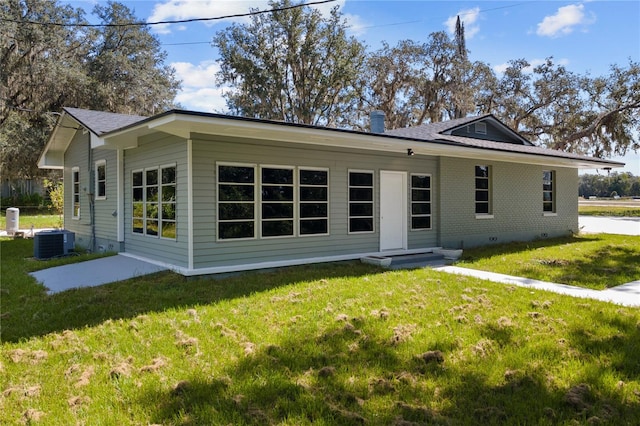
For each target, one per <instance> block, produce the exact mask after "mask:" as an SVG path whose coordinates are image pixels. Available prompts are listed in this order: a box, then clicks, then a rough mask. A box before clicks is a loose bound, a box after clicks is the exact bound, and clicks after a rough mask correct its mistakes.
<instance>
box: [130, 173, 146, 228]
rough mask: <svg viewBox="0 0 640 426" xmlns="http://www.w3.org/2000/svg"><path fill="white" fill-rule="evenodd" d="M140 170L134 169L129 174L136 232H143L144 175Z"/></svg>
mask: <svg viewBox="0 0 640 426" xmlns="http://www.w3.org/2000/svg"><path fill="white" fill-rule="evenodd" d="M142 173H143V172H142V171H135V172H133V173H132V176H131V179H132V180H131V188H132V189H131V191H132V198H131V200H132V203H133V210H132V211H133V215H132V216H133V228H132V231H133V232H134V233H136V234H144V177H143V174H142Z"/></svg>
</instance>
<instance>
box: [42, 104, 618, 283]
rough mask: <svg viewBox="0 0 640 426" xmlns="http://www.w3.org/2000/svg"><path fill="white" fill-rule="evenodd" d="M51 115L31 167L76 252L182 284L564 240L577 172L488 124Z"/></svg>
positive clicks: (598, 162)
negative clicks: (53, 179) (109, 255)
mask: <svg viewBox="0 0 640 426" xmlns="http://www.w3.org/2000/svg"><path fill="white" fill-rule="evenodd" d="M383 121H384V118H383V117H381V116H379V115H374V116H373V120H372V123H373V127H374V128H373V131H372V132H357V131H347V130H339V129H329V128H323V127H317V126H308V125H299V124H291V123H283V122H275V121H267V120H258V119H248V118H242V117H233V116H225V115H218V114H208V113H201V112H190V111H181V110H172V111H167V112H164V113H162V114H158V115H155V116H153V117H139V116H128V115H122V114H113V113H105V112H98V111H89V110H82V109H75V108H65V109H64V111H63V113H62V115H61V117H60V119H59V121H58V123H57V125H56V127H55V129H54V130H53V132H52V134H51V137H50V139H49V141H48V143H47V145H46V147H45V149H44V152H43V154H42V156H41V158H40V160H39V166H40V167H42V168H54V169H63V170H64V184H65V212H64V226H65V228H66V229H68V230H70V231H73V232H74V233H75V234H76V237H75V239H76V244H77V245H80V246H83V247H86V248H89V249H91V250H95V251H116V252H120V253H122V254H125V255H127V256H133V257H137V258H143V259H146V260H150V261H152V262H155V263H158V264H162V265H165V266H169V267H170V268H172V269H173V270H175V271H177V272H179V273H181V274H184V275H197V274H210V273H219V272H230V271H238V270H248V269H258V268H266V267H279V266H286V265H296V264H304V263H314V262H326V261H338V260H347V259H358V258H360V257H363V256H367V255H380V254H401V253H418V252H428V251H430V250H432V249H433V248H434V247H446V248H461V247H465V248H467V247H472V246H478V245H483V244H491V243H498V242H506V241H513V240H532V239H536V238H547V237H555V236H560V235H567V234H570V233H573V232H577V231H578V169H580V168H590V169H592V168H604V167H620V166H623V164H621V163H617V162H613V161H608V160H602V159H597V158H591V157H584V156H580V155H575V154H570V153H565V152H560V151H554V150H549V149H543V148H539V147H536V146H533V145H532V144H531V143H530V142H529V141H527V140H526V139H524V138H523V137H522V136H520V135H519V134H518V133H516V132H515V131H513V130H512V129H510V128H509V127H507V126H506V125H505V124H503V123H502V122H501V121H500V120H498V119H497V118H496V117H494V116H493V115H483V116H480V117H473V118H463V119H459V120H453V121H449V122H444V123H434V124H428V125H424V126H419V127H414V128H406V129H396V130H391V131H387V132H384V130H383V129H382V128H381V127H382V126H381V124H382V123H383Z"/></svg>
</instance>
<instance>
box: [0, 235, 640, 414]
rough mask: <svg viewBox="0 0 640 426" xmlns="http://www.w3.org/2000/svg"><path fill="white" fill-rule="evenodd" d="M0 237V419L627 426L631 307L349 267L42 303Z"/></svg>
mask: <svg viewBox="0 0 640 426" xmlns="http://www.w3.org/2000/svg"><path fill="white" fill-rule="evenodd" d="M28 243H29V241H28V240H13V241H12V240H5V241H1V242H0V244H1V246H0V249H1V250H2V259H1V261H2V271H1V273H2V312H1V315H2V339H3V340H2V341H3V343H2V344H1V345H2V346H1V351H0V373H1V374H0V423H1V424H9V425H11V424H47V425H67V424H109V425H111V424H113V425H115V424H118V425H129V424H163V425H199V424H239V425H242V424H248V425H249V424H256V425H263V424H281V425H309V424H320V425H333V424H336V425H338V424H339V425H351V424H358V425H359V424H372V425H390V424H395V425H411V424H451V425H453V424H456V425H458V424H463V425H464V424H478V423H482V424H505V423H508V424H543V425H544V424H549V425H551V424H554V425H555V424H567V425H569V424H587V423H589V424H612V425H614V424H615V425H621V424H635V423H636V422H637V419H638V418H640V361H639V359H638V353H639V352H640V313H639V311H638V310H637V309H633V308H623V307H619V306H615V305H612V304H607V303H602V302H596V301H589V300H582V299H573V298H570V297H567V296H562V295H558V294H551V293H545V292H532V291H530V290H528V289H521V288H516V287H512V286H506V285H500V284H494V283H489V282H484V281H480V280H477V279H474V278H469V277H460V276H454V275H448V274H445V273H439V272H436V271H432V270H426V269H425V270H415V271H385V270H381V269H377V268H374V267H371V266H367V265H362V264H358V263H341V264H333V265H320V266H313V267H309V266H308V267H296V268H290V269H283V270H279V271H275V272H268V273H251V274H246V275H240V276H235V277H227V278H224V279H218V280H213V279H199V280H187V279H185V278H183V277H180V276H177V275H175V274H172V273H168V272H166V273H159V274H155V275H151V276H146V277H139V278H137V279H134V280H129V281H126V282H122V283H115V284H110V285H105V286H101V287H97V288H86V289H81V290H72V291H67V292H63V293H59V294H56V295H53V296H46V295H45V294H44V291H43V288H42V287H41V286H39V285H38V284H36V283H35V282H33V280H31V279H30V278H29V277H28V276H27V275H26V271H28V270H33V269H36V268H41V267H46V266H49V263H48V262H34V261H31V260H28V258H29V257H30V255H31V252H32V247H30V246H29V244H28Z"/></svg>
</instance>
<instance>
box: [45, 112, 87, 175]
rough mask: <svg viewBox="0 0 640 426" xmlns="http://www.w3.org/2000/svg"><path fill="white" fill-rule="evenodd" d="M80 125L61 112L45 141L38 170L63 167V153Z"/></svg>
mask: <svg viewBox="0 0 640 426" xmlns="http://www.w3.org/2000/svg"><path fill="white" fill-rule="evenodd" d="M79 125H80V123H79V122H78V121H77V120H76V119H75V118H73V117H72V116H70V115H69V114H68V113H67V112H66V111H63V112H62V114H61V115H60V117H59V118H58V121H57V122H56V125H55V127H54V128H53V131H52V132H51V136H50V137H49V140H48V141H47V143H46V145H45V147H44V149H43V150H42V154H40V158H39V159H38V168H40V169H62V168H63V167H64V153H65V151H66V150H67V148H68V147H69V145H70V144H71V141H72V140H73V136H74V135H75V133H76V131H77V130H79V127H76V126H79Z"/></svg>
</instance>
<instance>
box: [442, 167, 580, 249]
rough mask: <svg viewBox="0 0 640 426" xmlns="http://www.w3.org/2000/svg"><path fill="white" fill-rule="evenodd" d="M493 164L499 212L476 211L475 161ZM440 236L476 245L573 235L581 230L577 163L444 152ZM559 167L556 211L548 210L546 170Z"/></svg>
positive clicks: (454, 242) (450, 243)
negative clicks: (557, 164) (544, 183)
mask: <svg viewBox="0 0 640 426" xmlns="http://www.w3.org/2000/svg"><path fill="white" fill-rule="evenodd" d="M476 165H489V166H491V185H492V190H491V199H492V207H493V209H492V213H493V218H490V219H479V218H477V217H476V214H475V166H476ZM440 170H441V176H440V202H441V204H440V209H441V210H440V211H441V212H442V216H441V221H440V241H441V244H442V245H443V246H445V247H454V248H458V247H460V246H464V247H472V246H477V245H485V244H492V243H497V242H507V241H516V240H532V239H535V238H546V237H554V236H559V235H568V234H569V233H571V232H577V231H578V172H577V170H576V169H568V168H558V167H555V168H554V167H544V166H535V165H526V164H514V163H504V162H491V161H486V160H478V161H474V160H465V159H457V158H441V167H440ZM543 170H553V171H555V180H556V182H555V185H556V192H555V195H556V214H555V215H552V216H550V215H545V214H544V213H543V210H542V172H543Z"/></svg>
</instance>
